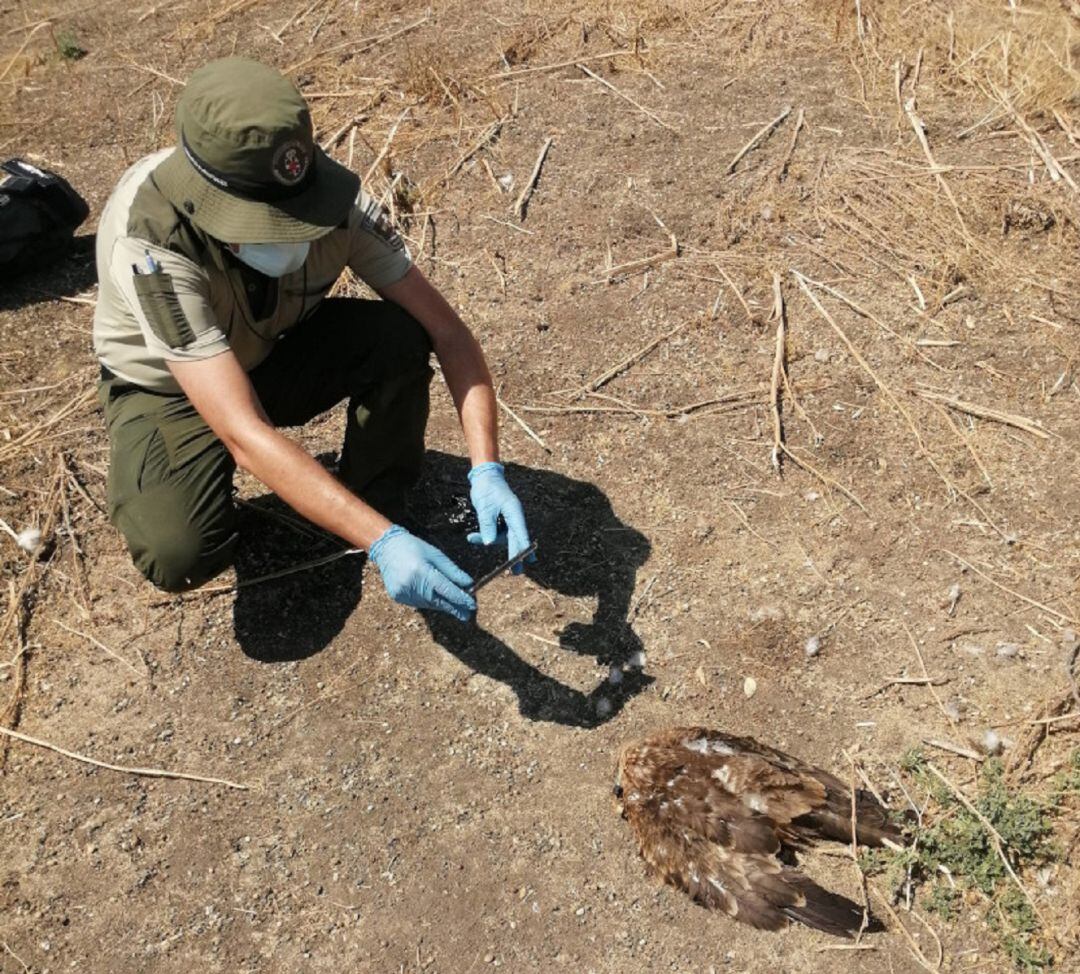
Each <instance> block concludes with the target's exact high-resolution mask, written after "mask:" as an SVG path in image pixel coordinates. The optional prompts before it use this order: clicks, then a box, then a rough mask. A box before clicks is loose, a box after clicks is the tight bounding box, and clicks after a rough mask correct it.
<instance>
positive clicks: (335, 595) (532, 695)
mask: <svg viewBox="0 0 1080 974" xmlns="http://www.w3.org/2000/svg"><path fill="white" fill-rule="evenodd" d="M506 466H507V470H506V475H507V480H508V481H509V483H510V485H511V487H513V489H514V491H515V492H516V493H517V495H518V497H519V498H520V500H521V502H522V504H523V505H524V507H525V512H526V516H527V517H528V520H529V533H530V535H531V536H532V538H533V539H534V540H536V541H537V542H538V544H539V549H538V556H539V557H538V559H537V561H536V562H535V563H534V564H531V565H527V566H526V569H525V574H526V576H527V577H528V578H530V579H532V581H534V582H535V583H536V584H537V585H539V586H541V587H542V588H545V589H550V590H551V591H553V592H558V593H559V594H561V595H566V596H571V597H574V598H586V597H592V598H595V599H596V611H595V613H594V615H593V618H592V621H591V622H590V623H581V622H571V623H569V624H568V625H566V626H565V627H564V628H563V630H562V632H561V633H560V634H559V637H558V638H559V643H560V645H561V646H562V647H563V648H564V649H565V650H567V651H569V652H574V653H578V654H581V655H587V656H592V657H594V658H595V659H596V660H597V661H598V662H599V663H603V664H605V665H607V666H609V667H612V666H613V667H615V668H617V669H619V670H620V672H621V679H620V681H619V682H618V683H612V682H610V681H609V679H608V675H607V673H606V672H605V673H604V675H603V676H602V678H600V679H599V680H598V683H597V685H596V686H595V687H593V688H591V689H589V690H588V691H587V692H586V691H582V690H578V689H575V688H574V687H571V686H567V685H566V684H564V683H562V682H560V681H559V680H557V679H555V678H554V677H551V676H549V675H547V674H546V673H543V672H542V671H540V670H539V669H537V668H536V667H535V666H533V665H532V664H531V663H529V662H527V661H525V660H523V659H522V658H521V657H520V656H518V654H517V653H515V652H514V650H513V649H511V648H510V647H509V646H507V645H506V644H505V643H504V642H502V640H500V639H499V638H498V637H496V636H494V635H492V634H491V633H488V632H485V631H484V630H483V629H481V628H479V627H478V626H477V625H475V624H468V625H466V624H462V623H460V622H458V621H457V620H455V619H453V618H451V617H449V616H447V615H444V614H442V613H439V612H424V613H422V615H423V616H424V619H425V622H426V623H427V626H428V629H429V630H430V632H431V635H432V638H433V639H434V640H435V641H436V642H437V643H438V644H439V645H440V646H442V647H443V648H444V649H446V650H447V651H448V652H450V653H452V654H453V655H454V656H456V657H457V658H458V659H459V660H461V662H463V663H464V664H465V665H466V666H468V667H469V668H470V669H472V670H473V671H474V672H476V673H479V674H482V675H484V676H486V677H489V678H490V679H493V680H498V681H500V682H502V683H505V684H506V685H507V686H508V687H509V688H510V689H511V690H513V691H514V693H515V694H516V695H517V698H518V708H519V710H520V712H521V714H522V715H523V716H525V717H528V718H530V719H532V720H545V721H552V722H554V723H559V724H566V725H570V726H576V727H595V726H598V725H599V724H602V723H604V722H605V721H606V720H608V719H610V718H611V717H612V716H614V715H615V714H616V713H618V711H619V710H620V709H621V707H622V706H623V705H624V704H625V703H626V702H627V701H628V700H629V699H631V698H632V697H633V696H635V695H636V694H638V693H640V692H641V691H642V690H643V689H645V687H647V686H648V685H649V684H650V683H652V682H653V681H652V677H650V676H648V675H647V674H645V673H644V671H643V669H642V665H643V663H644V650H643V647H642V643H641V640H640V639H639V638H638V636H637V634H636V633H635V632H634V631H633V628H632V626H631V623H632V621H633V620H632V618H631V615H632V611H631V599H632V596H633V593H634V589H635V585H636V580H637V572H638V569H639V568H640V567H641V565H642V564H644V563H645V561H646V560H647V558H648V556H649V552H650V550H651V549H650V545H649V542H648V540H647V539H646V538H645V536H644V535H642V534H641V533H640V532H639V531H637V530H636V529H634V528H632V527H630V526H629V525H627V524H624V523H623V522H622V521H620V520H619V519H618V518H617V517H616V516H615V513H614V512H613V511H612V508H611V503H610V502H609V501H608V499H607V497H606V496H605V495H604V493H603V492H602V491H600V490H599V489H598V488H597V487H596V486H594V485H593V484H590V483H587V482H585V481H580V480H573V479H571V478H569V477H565V476H563V475H561V474H557V473H553V472H552V471H549V470H542V469H533V468H530V467H523V466H519V465H517V464H507V465H506ZM467 472H468V464H467V463H466V461H465V460H464V459H462V458H459V457H455V456H451V455H449V454H445V453H440V452H437V451H428V454H427V459H426V463H425V472H424V476H423V478H422V479H421V482H420V483H419V484H418V485H417V487H416V488H415V490H414V491H413V495H412V498H411V505H410V510H411V514H412V520H413V523H412V524H409V525H407V526H408V527H410V529H411V530H413V531H414V532H415V533H417V534H419V535H420V536H421V537H424V538H425V539H426V540H428V541H430V542H431V543H432V544H435V545H436V546H438V547H440V548H441V549H442V550H444V551H445V552H446V553H447V554H448V555H449V556H450V557H451V558H453V559H454V560H455V561H456V562H457V563H458V564H460V565H461V567H462V568H464V569H465V570H466V571H468V572H469V573H470V574H472V575H473V576H474V577H479V576H480V575H482V574H483V573H484V572H485V571H487V570H488V569H490V568H492V567H493V564H494V563H495V562H497V560H498V558H501V557H503V556H504V555H505V547H503V546H502V545H498V546H496V548H497V551H498V555H494V554H493V549H492V548H487V549H484V548H481V547H478V546H472V545H469V544H467V543H466V541H465V535H466V533H467V532H468V531H471V530H475V527H476V524H475V515H474V514H473V512H472V507H471V504H470V503H469V497H468V478H467V476H466V474H467ZM255 504H256V505H257V506H258V507H261V508H264V510H263V511H260V512H254V511H252V510H251V508H250V507H249V508H246V509H245V510H244V511H242V512H241V513H242V528H241V539H242V540H241V545H240V549H239V551H238V554H237V580H238V582H239V583H240V588H239V590H238V592H237V598H236V601H235V603H234V605H235V608H234V623H235V629H236V636H237V640H238V641H239V643H240V645H241V647H242V648H243V649H244V651H245V652H246V653H247V654H248V655H249V656H252V657H253V658H256V659H260V660H265V661H283V660H295V659H301V658H304V657H306V656H310V655H312V654H314V653H316V652H318V651H319V650H320V649H322V648H323V647H324V646H326V645H327V644H328V643H329V642H330V640H331V639H333V638H334V636H335V635H337V633H338V632H340V630H341V628H342V626H343V625H344V624H345V620H346V619H347V618H348V616H349V615H350V614H351V613H352V611H353V609H354V608H355V607H356V604H357V602H358V601H359V600H360V597H361V594H362V592H361V572H362V569H363V557H362V556H349V557H346V558H343V559H341V560H339V561H336V562H333V563H331V564H329V565H327V566H325V567H321V568H319V569H317V570H313V571H308V572H303V573H300V574H297V575H291V576H287V577H285V578H282V579H280V580H271V581H266V582H262V583H260V584H258V585H251V584H245V583H249V582H250V581H251V579H252V578H257V577H260V576H262V575H265V574H268V573H272V572H273V571H274V565H275V564H276V565H278V566H280V565H281V563H282V560H283V558H282V549H283V546H285V545H287V547H288V549H291V551H292V553H293V554H292V556H291V558H292V559H294V560H295V561H306V560H314V559H317V558H319V557H321V556H322V555H323V554H328V553H331V552H332V551H333V550H335V542H334V541H333V540H332V539H331V540H327V541H319V540H318V539H317V538H316V537H315V536H313V535H304V534H302V533H301V532H300V531H299V530H298V529H297V528H296V527H295V526H294V525H291V524H289V523H287V522H284V521H280V520H279V519H278V518H279V516H280V515H281V514H284V515H286V516H291V517H292V518H296V515H294V514H292V513H291V512H290V511H289V510H288V509H287V508H284V507H283V506H281V505H280V502H277V501H276V499H275V500H274V501H273V502H272V503H271V498H261V499H259V500H258V501H256V502H255ZM265 509H269V510H273V511H274V512H275V514H274V515H271V516H267V514H266V513H265ZM251 518H257V519H258V522H259V523H258V524H255V523H244V522H249V521H250V519H251ZM256 527H257V528H258V531H255V532H253V531H251V530H245V529H246V528H256ZM308 528H309V530H310V526H308ZM290 535H291V537H289V536H290ZM336 546H337V550H340V542H336ZM287 563H288V562H287ZM480 598H481V599H482V598H483V595H482V594H481V595H480Z"/></svg>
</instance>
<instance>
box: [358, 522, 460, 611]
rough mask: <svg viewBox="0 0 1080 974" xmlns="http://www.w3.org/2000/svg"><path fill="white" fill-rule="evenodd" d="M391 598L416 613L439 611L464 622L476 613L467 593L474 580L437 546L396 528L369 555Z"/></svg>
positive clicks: (380, 539) (385, 535) (388, 532)
mask: <svg viewBox="0 0 1080 974" xmlns="http://www.w3.org/2000/svg"><path fill="white" fill-rule="evenodd" d="M368 557H370V558H371V560H372V561H373V562H375V565H376V566H377V567H378V569H379V574H380V575H382V580H383V585H385V586H386V591H387V592H388V593H389V595H390V598H392V599H393V600H394V601H395V602H400V603H401V604H402V605H409V606H412V607H413V608H414V609H438V610H439V611H440V612H447V613H449V614H450V615H452V616H454V617H455V618H457V619H460V620H461V621H462V622H468V621H469V619H470V618H471V617H472V615H473V613H474V612H476V600H475V599H474V598H473V597H472V596H471V595H470V594H469V593H468V592H466V591H465V586H466V585H471V584H472V579H471V578H470V577H469V576H468V575H466V574H465V572H463V571H462V570H461V569H460V568H458V566H457V565H455V564H454V563H453V562H452V561H451V560H450V559H449V558H447V557H446V555H444V554H443V553H442V552H441V551H439V549H438V548H436V547H435V546H434V545H429V544H428V543H427V542H426V541H421V540H420V539H419V538H418V537H416V535H413V534H409V532H408V531H406V530H405V529H404V528H403V527H401V526H400V525H397V524H393V525H391V526H390V527H389V528H387V529H386V530H385V531H384V532H383V533H382V535H381V536H380V537H379V540H378V541H376V542H375V543H374V544H373V545H372V546H371V549H370V550H369V551H368Z"/></svg>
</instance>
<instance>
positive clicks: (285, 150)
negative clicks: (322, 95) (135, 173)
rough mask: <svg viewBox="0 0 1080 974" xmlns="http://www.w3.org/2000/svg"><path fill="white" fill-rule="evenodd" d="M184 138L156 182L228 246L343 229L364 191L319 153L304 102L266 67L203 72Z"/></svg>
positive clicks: (219, 65)
mask: <svg viewBox="0 0 1080 974" xmlns="http://www.w3.org/2000/svg"><path fill="white" fill-rule="evenodd" d="M176 134H177V138H178V140H179V145H178V146H177V148H176V149H175V150H174V151H173V152H172V153H171V154H170V155H169V156H167V157H166V158H165V160H164V161H163V162H161V164H160V165H158V167H157V168H156V169H155V170H154V180H155V182H156V183H157V185H158V188H159V189H160V190H161V191H162V193H164V194H165V196H166V197H168V199H169V200H170V202H172V203H173V204H174V205H175V206H176V207H177V208H178V209H180V210H182V211H183V212H184V213H186V214H187V216H188V218H189V219H190V220H191V221H192V223H194V224H195V225H196V226H197V227H199V228H200V229H201V230H204V231H205V232H206V233H208V234H210V235H211V236H212V237H215V238H217V239H218V240H221V241H223V242H226V243H293V242H298V241H304V240H315V239H317V238H318V237H321V236H323V235H324V234H326V233H328V232H329V231H330V230H332V229H333V228H334V227H336V226H339V225H340V224H341V223H342V221H343V220H344V219H345V218H346V217H347V216H348V213H349V209H350V207H351V206H352V204H353V202H354V201H355V200H356V196H357V192H358V191H359V188H360V180H359V177H357V175H356V174H355V173H353V172H351V171H350V170H348V169H346V168H345V167H344V166H342V165H340V164H339V163H337V162H334V160H333V159H331V158H330V157H329V156H328V155H326V153H325V152H323V151H322V149H320V148H319V146H318V145H316V144H315V139H314V136H313V134H312V126H311V115H310V113H309V112H308V107H307V103H306V102H305V101H304V97H303V95H301V94H300V92H299V91H297V90H296V88H295V87H294V86H293V84H292V83H291V82H290V81H289V80H288V79H287V78H286V77H285V76H284V75H282V74H280V73H279V72H278V71H276V70H275V69H274V68H271V67H268V66H267V65H265V64H260V63H258V62H257V61H249V60H247V59H246V58H237V57H231V58H223V59H222V60H219V61H211V62H210V63H209V64H206V65H204V66H203V67H201V68H199V69H198V70H197V71H195V72H194V73H193V74H192V75H191V77H190V78H189V79H188V83H187V85H186V86H185V87H184V90H183V92H182V93H181V95H180V100H179V102H178V103H177V106H176Z"/></svg>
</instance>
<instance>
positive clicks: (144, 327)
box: [112, 237, 229, 362]
mask: <svg viewBox="0 0 1080 974" xmlns="http://www.w3.org/2000/svg"><path fill="white" fill-rule="evenodd" d="M112 268H113V277H114V280H115V281H116V283H117V285H118V288H119V290H120V292H121V294H122V295H123V297H124V300H125V303H126V304H127V306H128V308H129V310H130V312H131V315H132V317H133V318H134V319H135V321H136V322H138V325H139V329H140V330H141V331H142V336H143V340H144V341H145V342H146V348H147V351H148V352H149V353H150V354H151V355H152V356H160V358H161V359H163V360H164V361H172V362H183V361H196V360H199V359H205V358H211V357H213V356H214V355H219V354H221V353H222V352H224V351H227V350H228V348H229V339H228V336H227V335H226V334H225V333H224V332H223V331H222V330H221V327H220V326H219V325H218V322H217V316H216V315H215V314H214V310H213V308H212V307H211V304H210V281H209V278H208V277H207V275H206V271H205V270H203V269H202V268H201V267H199V265H198V264H196V263H194V262H192V261H190V260H188V259H187V258H186V257H182V256H180V255H179V254H177V253H175V252H174V251H171V250H165V249H164V248H161V247H156V246H154V245H153V244H150V243H148V242H147V241H145V240H139V239H137V238H135V237H118V238H117V240H116V243H115V245H114V247H113V258H112Z"/></svg>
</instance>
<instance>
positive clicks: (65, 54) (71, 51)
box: [55, 30, 88, 61]
mask: <svg viewBox="0 0 1080 974" xmlns="http://www.w3.org/2000/svg"><path fill="white" fill-rule="evenodd" d="M55 36H56V49H57V51H59V52H60V57H62V58H63V59H64V60H65V61H78V60H79V59H80V58H84V57H86V55H87V53H88V52H87V50H86V48H85V47H83V46H82V45H81V44H80V43H79V41H78V38H77V37H76V36H75V34H74V32H73V31H71V30H63V31H61V32H60V33H59V34H57V35H55Z"/></svg>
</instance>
